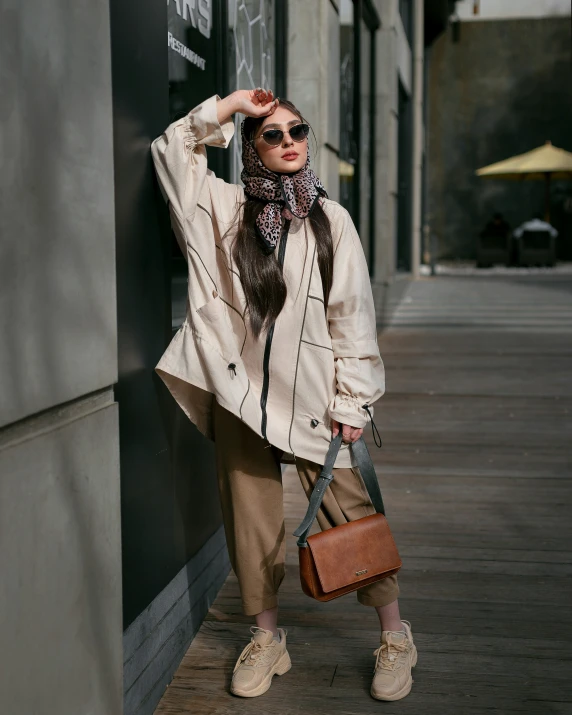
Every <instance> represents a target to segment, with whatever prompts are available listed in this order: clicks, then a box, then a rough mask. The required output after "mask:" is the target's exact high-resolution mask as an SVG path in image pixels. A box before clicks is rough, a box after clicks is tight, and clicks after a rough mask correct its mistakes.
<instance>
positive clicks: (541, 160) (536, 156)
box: [476, 141, 572, 221]
mask: <svg viewBox="0 0 572 715" xmlns="http://www.w3.org/2000/svg"><path fill="white" fill-rule="evenodd" d="M476 174H477V176H482V177H484V178H486V179H507V180H509V181H538V180H542V179H543V180H544V181H545V202H546V205H545V219H546V221H550V180H551V179H555V180H560V179H572V153H571V152H569V151H565V150H564V149H558V147H555V146H552V142H549V141H548V142H546V144H545V145H544V146H541V147H538V149H533V150H532V151H527V152H526V154H519V155H518V156H513V157H512V159H505V160H504V161H499V162H497V163H496V164H491V165H490V166H485V167H483V168H482V169H478V170H477V172H476Z"/></svg>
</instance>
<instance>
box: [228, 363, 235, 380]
mask: <svg viewBox="0 0 572 715" xmlns="http://www.w3.org/2000/svg"><path fill="white" fill-rule="evenodd" d="M228 369H229V370H230V371H231V372H232V373H233V375H234V376H235V377H236V365H235V364H234V363H233V362H231V363H230V365H229V366H228Z"/></svg>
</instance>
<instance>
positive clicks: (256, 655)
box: [233, 626, 271, 672]
mask: <svg viewBox="0 0 572 715" xmlns="http://www.w3.org/2000/svg"><path fill="white" fill-rule="evenodd" d="M257 630H258V629H257V628H256V626H252V627H251V628H250V632H251V633H253V634H254V633H256V632H257ZM269 645H271V644H269ZM263 653H264V648H263V646H262V645H261V644H260V643H259V642H258V641H255V640H254V637H253V638H251V640H250V643H249V644H248V645H247V646H246V648H245V649H244V650H243V651H242V653H241V654H240V658H239V659H238V660H237V662H236V665H235V666H234V671H233V672H236V670H237V668H239V667H240V666H241V665H242V664H243V663H244V662H245V661H247V660H250V661H251V663H252V665H254V666H255V667H256V666H257V665H258V661H259V660H260V658H261V656H262V655H263Z"/></svg>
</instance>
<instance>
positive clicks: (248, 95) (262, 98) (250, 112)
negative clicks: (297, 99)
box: [217, 87, 280, 124]
mask: <svg viewBox="0 0 572 715" xmlns="http://www.w3.org/2000/svg"><path fill="white" fill-rule="evenodd" d="M279 101H280V100H278V99H274V94H273V93H272V90H271V89H269V90H265V89H262V88H261V87H257V88H256V89H237V90H236V92H233V93H232V94H229V95H228V96H227V97H224V99H221V100H220V101H218V102H217V117H218V121H219V124H223V123H224V122H226V121H227V120H228V119H230V117H231V116H232V115H233V114H234V113H235V112H241V113H242V114H246V116H247V117H267V116H269V115H270V114H274V111H275V110H276V107H277V106H278V104H279Z"/></svg>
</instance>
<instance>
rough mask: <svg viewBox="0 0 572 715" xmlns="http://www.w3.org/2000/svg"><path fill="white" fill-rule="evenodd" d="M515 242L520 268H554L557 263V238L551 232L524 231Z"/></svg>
mask: <svg viewBox="0 0 572 715" xmlns="http://www.w3.org/2000/svg"><path fill="white" fill-rule="evenodd" d="M515 240H516V255H517V262H518V265H519V266H553V265H554V264H555V263H556V238H555V237H554V236H552V235H551V234H550V231H523V232H522V235H521V236H520V237H518V238H515Z"/></svg>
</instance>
